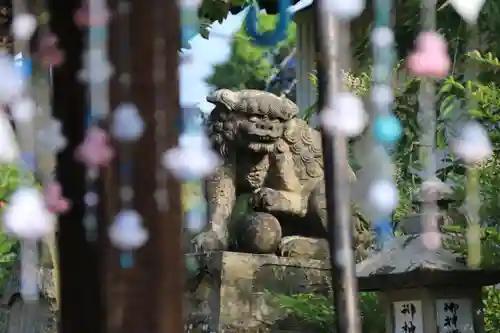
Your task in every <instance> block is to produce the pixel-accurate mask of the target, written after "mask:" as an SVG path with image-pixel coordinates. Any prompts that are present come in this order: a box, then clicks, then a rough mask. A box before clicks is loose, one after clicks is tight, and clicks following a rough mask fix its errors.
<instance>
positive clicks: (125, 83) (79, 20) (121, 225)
mask: <svg viewBox="0 0 500 333" xmlns="http://www.w3.org/2000/svg"><path fill="white" fill-rule="evenodd" d="M118 12H119V14H120V19H121V22H120V28H121V33H122V35H123V36H121V37H122V38H121V43H124V44H122V45H121V47H122V48H123V47H124V46H123V45H125V47H128V46H127V45H128V44H127V43H129V42H130V38H129V36H128V33H127V31H128V30H126V29H129V22H128V16H129V15H130V3H129V1H126V0H124V1H120V2H119V4H118ZM109 20H110V12H109V10H108V8H107V5H106V1H105V0H86V1H84V2H83V3H82V7H81V8H80V9H78V11H77V12H76V13H75V23H76V24H77V25H79V26H81V27H85V28H87V29H88V40H87V49H86V51H85V54H84V67H83V68H82V70H81V71H80V73H79V78H80V79H81V80H82V81H83V82H85V83H86V84H87V87H88V94H87V95H88V106H89V112H88V124H87V125H88V127H87V130H86V135H85V138H84V141H83V143H82V144H81V145H80V146H79V147H78V148H77V151H76V158H77V159H78V160H79V161H81V162H82V163H83V164H84V165H85V166H86V168H87V172H86V173H87V193H86V194H85V198H84V202H85V207H86V210H85V217H84V227H85V228H86V233H87V239H88V241H94V240H95V239H96V237H97V207H98V204H99V197H98V195H97V188H96V186H97V179H98V177H99V169H100V168H101V167H104V166H107V165H109V163H110V162H111V160H112V158H113V157H114V155H115V152H114V150H113V148H112V147H111V146H110V138H109V136H108V133H107V132H106V130H105V129H104V128H103V127H101V125H102V123H103V122H104V121H105V120H107V118H108V116H109V113H110V112H109V104H108V103H109V94H108V85H109V80H110V77H111V75H112V74H113V73H114V69H113V67H112V66H111V64H110V63H109V60H108V54H107V43H108V38H107V25H108V22H109ZM129 54H130V52H125V53H124V56H125V59H124V60H123V63H122V64H121V66H120V67H121V68H120V70H121V73H120V84H121V87H122V89H121V91H122V95H123V96H122V98H123V99H124V100H125V101H123V102H122V103H120V104H119V105H118V106H117V108H116V110H114V113H113V119H112V124H111V129H112V134H113V136H114V137H115V139H116V140H117V141H118V142H119V146H120V147H119V149H120V161H119V164H120V202H121V210H120V212H119V213H118V214H117V216H116V217H115V219H114V220H113V222H112V224H111V226H110V228H109V237H110V240H111V242H112V244H113V245H114V246H115V247H116V248H118V249H119V250H121V251H122V254H121V256H120V263H121V265H122V267H125V268H128V267H131V265H132V264H133V257H132V252H133V251H134V250H136V249H137V248H140V247H141V246H143V245H144V244H145V243H146V241H147V239H148V232H147V230H145V229H144V227H143V226H142V218H141V215H140V214H139V213H138V212H136V211H135V210H134V209H133V208H132V200H133V190H132V186H131V184H132V180H131V177H132V165H131V162H132V155H131V149H132V146H133V144H134V143H135V142H136V141H137V140H139V138H140V137H141V135H142V133H143V132H144V123H143V121H142V119H141V117H140V115H139V111H138V109H137V107H136V106H135V105H134V104H133V103H130V102H127V101H126V100H127V99H128V98H130V96H129V94H130V93H129V91H130V84H131V82H130V73H128V71H129V70H130V69H129V67H130V65H129V62H130V60H127V59H129V58H128V55H129Z"/></svg>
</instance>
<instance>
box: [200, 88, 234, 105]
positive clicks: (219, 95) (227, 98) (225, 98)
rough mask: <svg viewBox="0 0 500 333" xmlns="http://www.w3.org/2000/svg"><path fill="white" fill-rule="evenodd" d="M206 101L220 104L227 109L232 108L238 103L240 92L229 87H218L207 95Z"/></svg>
mask: <svg viewBox="0 0 500 333" xmlns="http://www.w3.org/2000/svg"><path fill="white" fill-rule="evenodd" d="M207 102H210V103H212V104H214V105H217V104H221V105H223V106H225V107H226V108H228V109H234V108H235V107H236V105H238V104H239V103H240V94H239V93H237V92H234V91H231V90H229V89H219V90H216V91H214V92H213V93H211V94H210V95H209V96H207Z"/></svg>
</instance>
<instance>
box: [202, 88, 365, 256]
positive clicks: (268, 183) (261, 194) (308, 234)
mask: <svg viewBox="0 0 500 333" xmlns="http://www.w3.org/2000/svg"><path fill="white" fill-rule="evenodd" d="M207 100H208V101H209V102H211V103H213V104H214V105H215V109H214V110H213V111H212V112H211V114H210V116H209V117H208V120H207V125H208V135H209V137H210V139H211V142H212V144H213V147H214V149H216V150H217V151H219V152H220V154H221V156H222V158H223V163H222V165H221V166H220V167H219V168H218V169H217V170H216V172H215V174H214V175H213V176H212V178H211V179H209V181H208V182H207V192H208V203H209V224H208V227H207V230H205V231H204V232H202V233H201V234H199V235H198V236H196V237H195V238H194V239H193V245H194V247H195V249H196V250H198V251H200V250H201V251H210V250H238V251H242V252H254V253H273V252H276V251H277V250H278V249H279V251H280V252H281V254H282V255H286V254H287V252H290V251H291V250H290V248H289V247H290V244H292V243H294V241H295V240H297V239H298V238H301V239H302V241H305V242H306V243H307V244H315V245H318V244H320V243H319V242H318V241H317V239H323V238H325V236H326V201H325V193H324V191H325V188H324V182H323V156H322V148H321V146H322V145H321V135H320V133H319V132H318V131H317V130H315V129H313V128H311V127H309V125H308V124H307V123H306V122H305V121H304V120H302V119H299V118H297V114H298V112H299V110H298V107H297V106H296V105H295V104H294V103H293V102H291V101H290V100H288V99H287V98H284V97H277V96H276V95H273V94H271V93H268V92H263V91H257V90H242V91H238V92H233V91H230V90H227V89H221V90H218V91H216V92H215V93H213V94H212V95H211V96H209V97H208V98H207ZM242 196H244V197H245V198H248V201H249V203H250V205H251V207H252V211H253V212H252V213H249V214H246V215H245V216H244V217H243V218H240V219H237V220H234V219H233V218H232V214H233V207H234V205H235V202H236V200H237V198H239V197H242ZM356 223H357V224H356V225H357V226H358V229H359V226H360V225H359V221H356ZM358 231H360V230H358ZM356 234H357V233H356ZM290 236H302V237H290ZM302 243H303V242H302ZM321 244H322V245H321V246H320V247H321V248H322V250H320V251H326V252H327V250H326V246H325V244H326V243H325V242H324V241H323V242H322V243H321ZM306 247H309V245H306ZM287 248H288V250H287ZM292 252H293V251H292ZM319 256H321V255H319ZM316 257H317V256H316Z"/></svg>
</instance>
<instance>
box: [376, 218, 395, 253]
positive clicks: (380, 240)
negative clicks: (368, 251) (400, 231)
mask: <svg viewBox="0 0 500 333" xmlns="http://www.w3.org/2000/svg"><path fill="white" fill-rule="evenodd" d="M393 229H394V227H393V224H392V223H391V220H390V219H380V220H377V221H375V223H373V231H374V233H375V242H376V243H377V247H378V248H382V246H383V245H384V244H385V243H386V242H387V241H388V240H390V239H392V238H393V237H394V230H393Z"/></svg>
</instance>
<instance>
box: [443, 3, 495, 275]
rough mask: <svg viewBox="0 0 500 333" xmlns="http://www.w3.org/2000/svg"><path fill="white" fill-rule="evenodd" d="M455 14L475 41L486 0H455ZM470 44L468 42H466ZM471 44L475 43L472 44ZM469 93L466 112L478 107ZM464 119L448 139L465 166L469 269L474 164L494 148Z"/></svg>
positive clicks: (476, 233)
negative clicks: (477, 25) (476, 26)
mask: <svg viewBox="0 0 500 333" xmlns="http://www.w3.org/2000/svg"><path fill="white" fill-rule="evenodd" d="M450 3H451V5H452V6H453V8H454V9H455V11H456V12H457V13H458V14H459V15H460V16H461V17H462V18H463V20H464V21H465V22H466V23H467V24H468V26H469V31H472V32H473V33H472V34H471V36H469V38H471V39H472V40H475V39H476V38H478V37H477V36H476V35H475V34H478V35H479V33H478V32H477V31H475V30H476V29H475V25H476V21H477V19H478V17H479V14H480V12H481V9H482V8H483V6H484V3H485V0H472V1H465V0H454V1H450ZM469 43H470V42H469ZM472 44H474V43H472ZM474 69H475V66H468V69H467V71H466V73H465V79H466V80H470V79H471V77H474V76H475V75H476V73H474V72H472V73H470V70H474ZM470 93H471V92H470V91H469V94H468V96H467V98H468V100H467V101H466V107H467V109H470V110H472V109H473V108H475V107H477V106H476V105H475V103H474V102H473V100H472V98H471V96H470ZM459 112H461V113H465V114H464V116H463V117H461V118H464V119H465V120H464V121H462V122H461V123H459V124H457V125H458V126H459V128H458V131H457V132H456V134H455V135H452V137H451V140H450V141H451V148H452V150H453V152H454V153H455V155H456V156H457V157H459V158H460V159H461V160H462V161H463V162H464V163H465V164H466V167H467V174H466V197H465V205H464V206H465V213H466V218H467V222H468V226H469V228H468V231H467V244H468V265H469V266H470V267H478V266H479V265H480V263H481V235H480V232H481V229H480V217H479V209H480V205H481V203H480V196H479V179H478V170H477V165H478V164H481V163H483V162H484V161H486V160H488V159H489V158H490V157H491V155H492V154H493V147H492V144H491V141H490V139H489V137H488V132H487V130H486V129H485V128H484V127H483V126H482V125H481V124H479V123H478V122H476V121H473V120H471V119H470V116H469V114H468V112H467V111H466V112H463V111H462V110H460V109H459Z"/></svg>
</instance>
